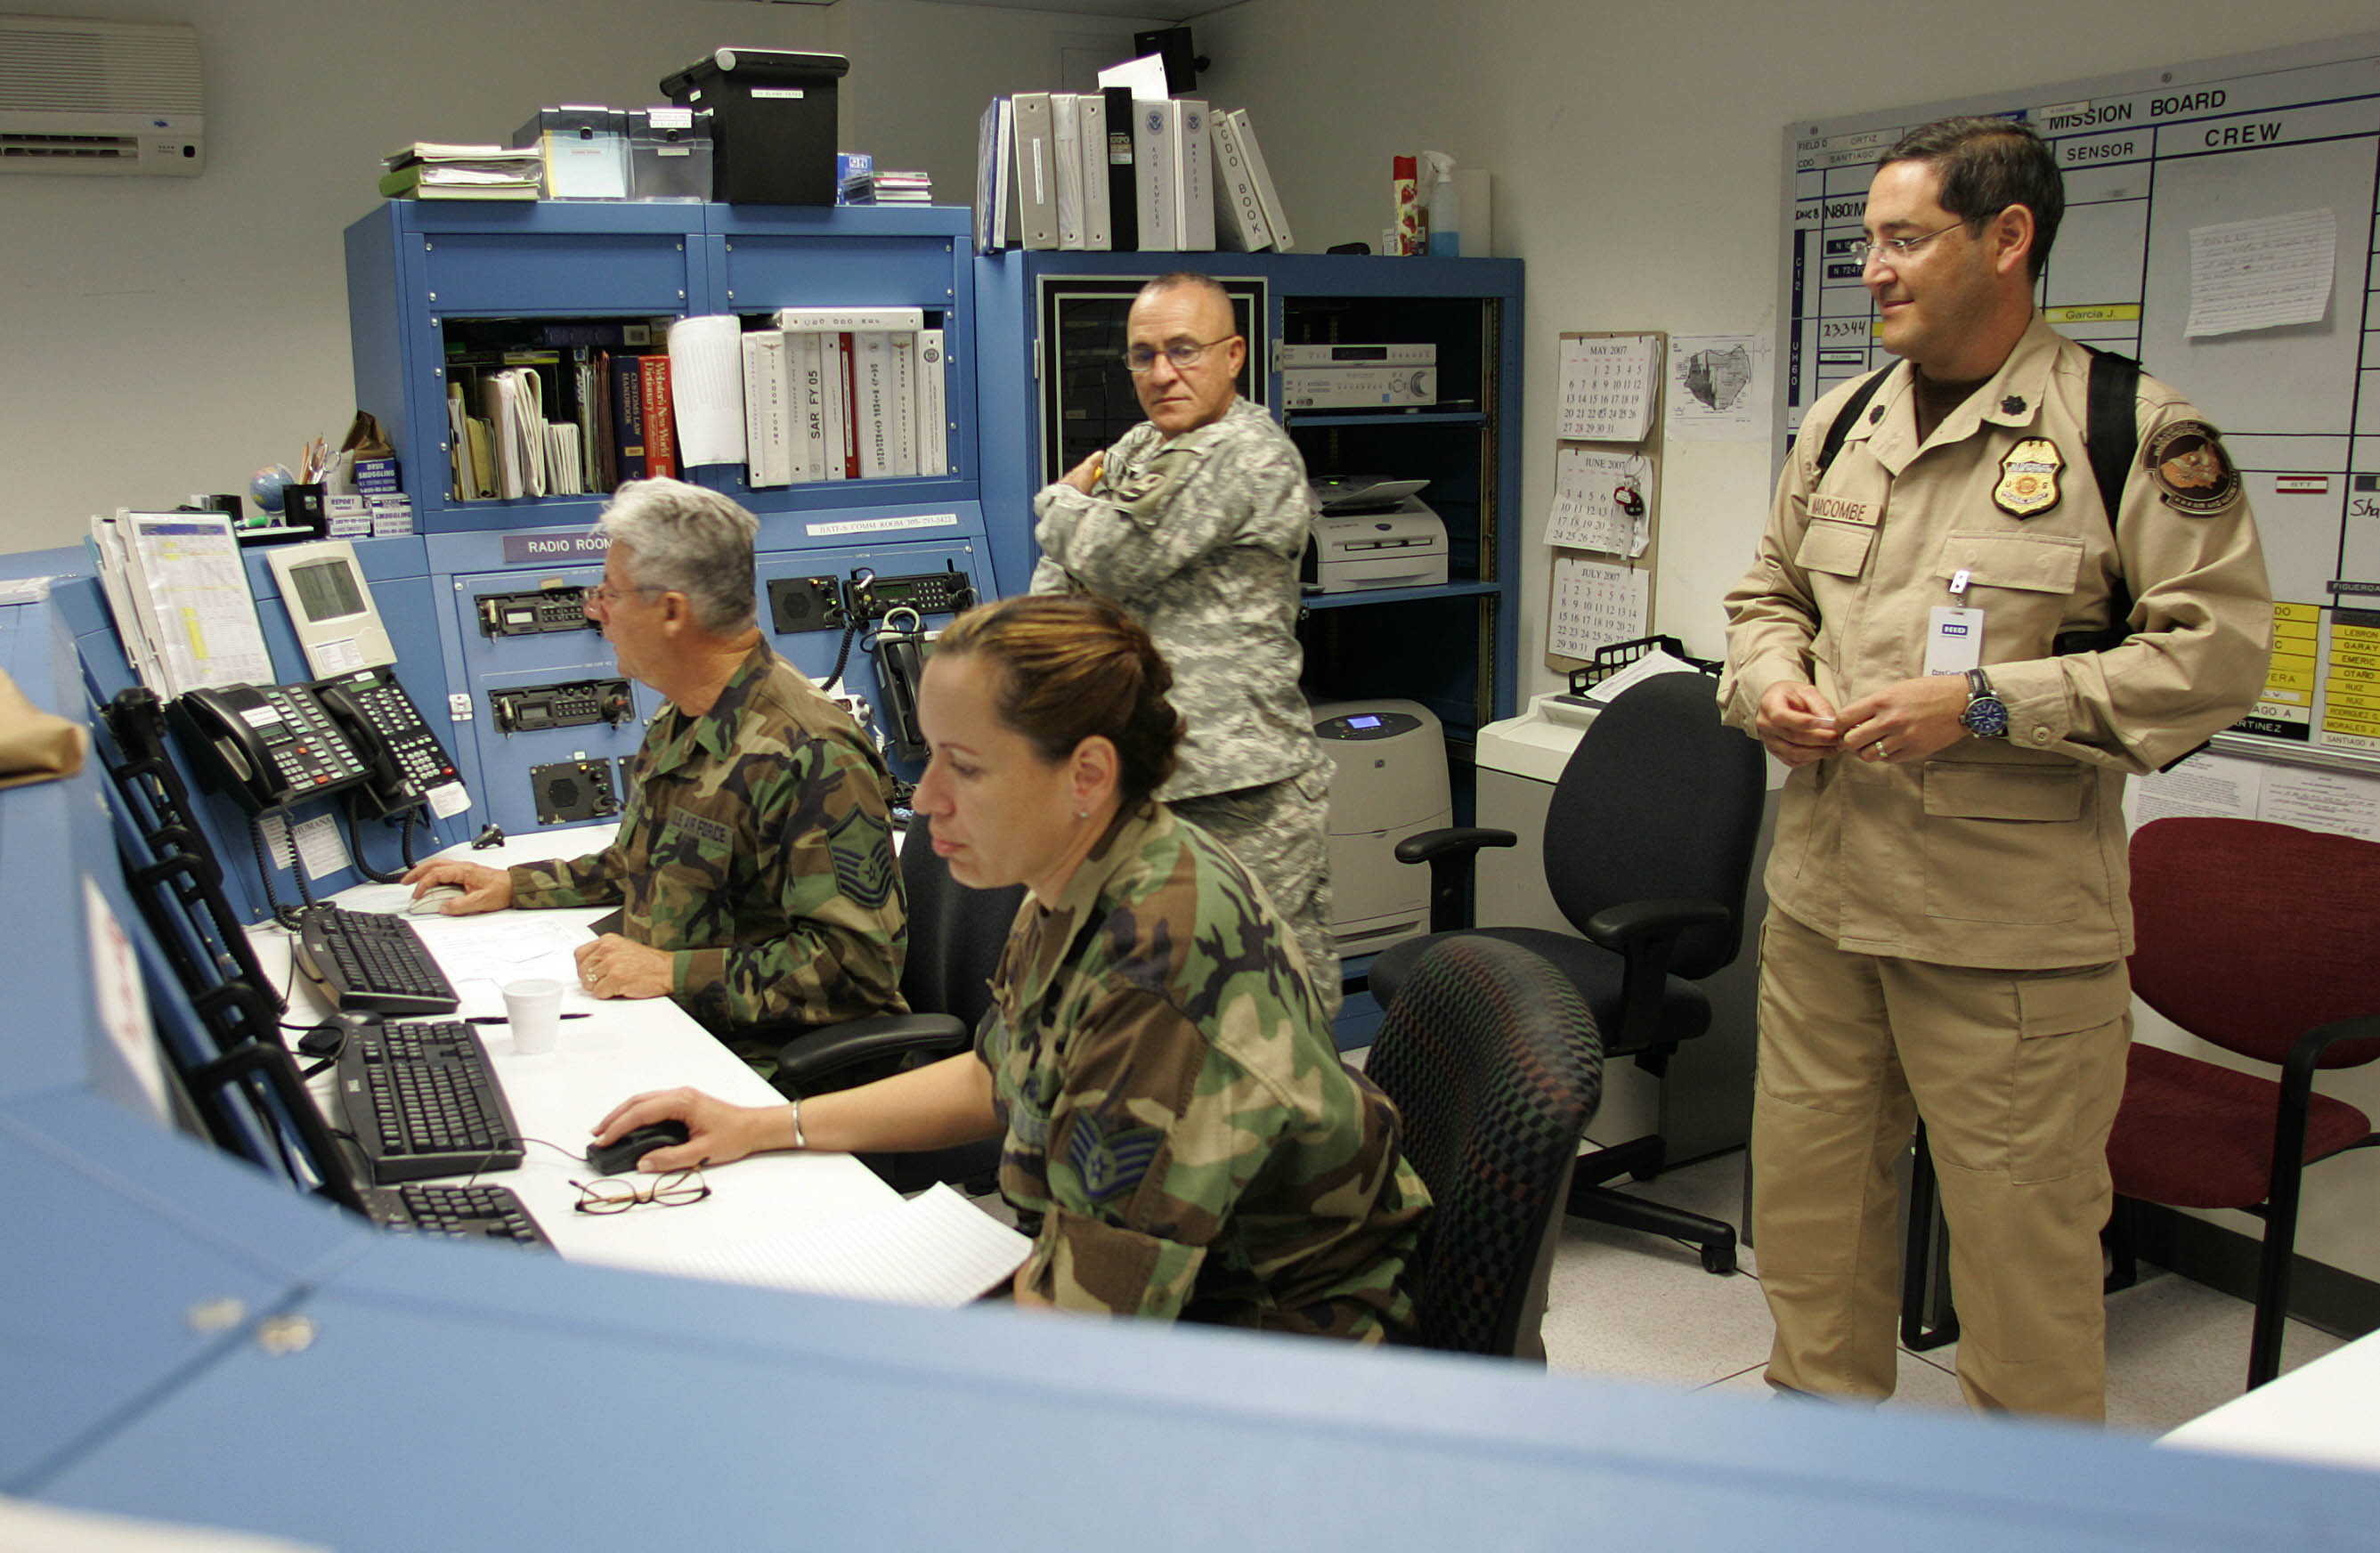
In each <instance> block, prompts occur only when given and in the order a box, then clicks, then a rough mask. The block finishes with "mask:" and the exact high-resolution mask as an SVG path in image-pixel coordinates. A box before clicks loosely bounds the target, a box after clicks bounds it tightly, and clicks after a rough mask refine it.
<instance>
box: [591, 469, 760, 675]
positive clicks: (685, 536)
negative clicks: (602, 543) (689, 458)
mask: <svg viewBox="0 0 2380 1553" xmlns="http://www.w3.org/2000/svg"><path fill="white" fill-rule="evenodd" d="M595 532H596V533H597V534H599V535H601V537H602V538H603V539H604V540H607V541H609V542H610V543H613V544H615V545H623V546H625V547H626V549H627V551H628V560H627V572H628V575H629V576H630V577H631V578H632V579H633V580H634V581H635V582H636V584H637V586H638V587H639V588H667V589H669V590H671V591H673V592H677V593H683V594H685V595H686V601H688V602H689V603H691V604H692V605H693V606H694V623H695V624H696V625H698V626H700V627H701V628H702V629H703V630H705V631H708V632H709V633H710V634H711V635H712V636H714V637H732V636H735V634H737V633H738V632H742V631H748V630H750V629H751V628H752V627H753V625H756V624H757V623H758V621H759V611H758V609H757V608H756V606H755V603H754V599H755V593H754V583H753V571H752V541H753V540H755V539H756V538H758V537H759V532H760V520H759V518H757V517H754V516H752V515H751V514H750V513H748V512H746V511H745V510H744V509H743V508H742V507H740V506H737V505H736V504H735V503H734V502H731V501H729V500H728V499H727V498H726V497H724V496H722V495H721V494H720V493H719V492H717V491H706V490H704V489H703V488H702V487H701V486H698V485H688V484H686V482H685V481H683V480H674V479H632V480H628V481H625V482H624V483H623V484H622V485H621V487H620V489H619V490H618V491H614V492H613V494H612V500H611V502H610V503H609V504H606V505H605V507H604V508H603V516H601V517H600V518H598V519H596V521H595Z"/></svg>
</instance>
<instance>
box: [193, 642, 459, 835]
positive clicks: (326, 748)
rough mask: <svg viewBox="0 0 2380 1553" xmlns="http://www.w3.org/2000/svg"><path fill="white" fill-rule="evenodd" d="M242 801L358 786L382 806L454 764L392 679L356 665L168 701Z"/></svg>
mask: <svg viewBox="0 0 2380 1553" xmlns="http://www.w3.org/2000/svg"><path fill="white" fill-rule="evenodd" d="M175 710H176V712H177V713H178V714H179V721H180V722H181V723H182V728H183V733H184V734H185V736H186V737H187V738H188V741H189V742H190V744H191V746H192V747H193V748H194V749H196V750H200V751H203V752H204V753H205V755H206V756H208V757H210V758H212V762H213V763H214V764H215V765H216V766H217V767H218V768H219V769H220V772H221V774H223V775H225V776H227V777H228V778H229V779H230V780H229V782H228V783H225V786H226V787H227V789H228V791H229V792H230V794H231V795H232V797H233V798H235V799H236V800H237V801H238V803H239V804H240V805H241V807H245V808H249V809H255V810H262V809H271V808H278V807H281V806H282V805H284V804H287V803H291V802H294V801H296V800H297V799H299V798H308V797H316V796H320V795H326V794H334V793H343V792H347V791H350V790H358V789H359V790H361V791H362V793H363V794H364V795H368V796H369V797H370V798H371V799H372V800H374V801H375V802H376V803H377V804H378V805H379V807H380V810H381V812H382V813H383V814H387V813H394V812H395V811H396V810H398V809H405V808H410V807H413V806H414V805H416V804H418V803H420V802H422V801H423V796H424V795H425V794H426V793H427V791H428V790H429V789H430V788H431V787H435V786H437V785H439V784H440V783H447V782H452V781H454V780H455V763H454V761H453V760H452V759H450V758H448V757H447V755H446V752H445V751H444V749H443V748H442V747H440V746H439V743H438V739H437V736H436V735H435V734H431V731H430V726H429V724H428V723H427V722H423V721H422V717H421V713H420V712H419V710H416V709H415V707H414V705H413V701H412V698H410V697H408V696H407V695H406V693H405V690H404V688H403V687H402V686H399V685H398V684H397V683H396V680H395V677H394V676H393V675H391V674H390V673H388V672H387V671H386V670H384V669H363V670H358V671H356V672H355V673H346V674H339V675H336V676H334V677H333V678H331V679H326V680H321V681H317V682H316V683H314V684H312V685H302V684H300V685H228V686H221V687H219V688H214V689H205V690H193V691H191V692H189V693H188V695H186V696H184V697H183V698H181V699H180V700H179V701H177V702H176V703H175Z"/></svg>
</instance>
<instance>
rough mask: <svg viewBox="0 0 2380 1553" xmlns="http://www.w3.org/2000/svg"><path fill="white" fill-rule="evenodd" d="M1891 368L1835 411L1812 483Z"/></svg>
mask: <svg viewBox="0 0 2380 1553" xmlns="http://www.w3.org/2000/svg"><path fill="white" fill-rule="evenodd" d="M1891 370H1892V369H1891V368H1889V367H1879V368H1877V369H1876V370H1875V371H1873V372H1870V373H1869V374H1868V375H1867V381H1866V382H1863V383H1861V384H1860V385H1859V386H1858V387H1857V388H1854V389H1852V396H1851V397H1850V398H1848V399H1846V400H1844V401H1843V407H1842V408H1841V409H1840V410H1838V411H1836V412H1835V419H1834V423H1833V424H1832V425H1830V426H1828V428H1827V440H1826V441H1824V442H1822V443H1819V444H1818V465H1817V468H1816V469H1815V471H1814V472H1813V473H1812V475H1811V478H1810V483H1811V484H1812V485H1815V484H1817V483H1818V481H1820V480H1822V479H1826V478H1827V467H1828V465H1830V464H1832V463H1833V462H1834V461H1835V455H1837V454H1839V453H1840V452H1842V451H1843V439H1844V438H1845V437H1848V436H1850V435H1851V434H1852V427H1853V426H1856V425H1858V424H1859V418H1860V412H1861V411H1863V410H1864V409H1866V408H1867V402H1868V401H1869V400H1870V399H1873V398H1875V397H1876V390H1877V389H1879V388H1882V387H1883V386H1884V380H1885V376H1886V374H1888V373H1889V372H1890V371H1891ZM2110 510H2112V509H2110Z"/></svg>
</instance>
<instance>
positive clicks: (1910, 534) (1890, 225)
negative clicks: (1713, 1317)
mask: <svg viewBox="0 0 2380 1553" xmlns="http://www.w3.org/2000/svg"><path fill="white" fill-rule="evenodd" d="M2064 205H2065V198H2064V192H2063V189H2062V188H2061V186H2060V180H2059V176H2058V166H2057V163H2056V160H2055V158H2054V157H2053V156H2052V154H2051V152H2050V151H2049V149H2048V148H2047V147H2046V145H2044V144H2043V143H2042V141H2041V140H2039V139H2038V138H2037V137H2036V136H2035V135H2034V132H2033V131H2032V130H2031V129H2030V128H2029V127H2026V126H2023V125H2022V124H2017V123H2012V122H2010V121H2007V120H2001V119H1981V118H1973V119H1949V120H1945V121H1943V122H1941V123H1938V124H1933V125H1928V126H1925V127H1923V128H1920V129H1916V130H1913V131H1912V132H1911V133H1910V134H1909V135H1907V136H1905V137H1904V138H1903V139H1902V140H1901V141H1900V144H1898V145H1896V146H1895V147H1894V148H1893V149H1892V150H1891V151H1890V152H1888V153H1887V154H1886V156H1885V159H1884V162H1883V164H1882V165H1881V166H1880V167H1879V168H1878V169H1877V172H1876V178H1875V181H1874V182H1873V184H1872V185H1871V186H1870V188H1869V190H1868V200H1867V212H1866V217H1865V227H1866V233H1867V239H1868V240H1867V243H1866V245H1865V253H1866V272H1865V284H1866V285H1867V288H1868V290H1869V292H1870V294H1871V295H1872V296H1873V297H1875V298H1876V306H1877V310H1878V312H1879V314H1880V315H1881V333H1882V338H1883V342H1884V345H1885V347H1886V348H1887V349H1888V350H1890V351H1891V352H1893V353H1894V354H1895V355H1897V356H1899V357H1900V358H1901V362H1900V365H1898V366H1896V367H1893V368H1890V369H1888V370H1887V372H1886V373H1885V374H1884V375H1883V376H1882V378H1881V380H1880V382H1878V383H1877V387H1876V392H1875V393H1874V394H1873V397H1872V399H1871V400H1869V402H1868V405H1867V406H1865V407H1861V408H1858V409H1857V410H1856V411H1855V412H1854V413H1855V419H1853V420H1852V423H1851V424H1850V425H1849V426H1848V427H1847V429H1846V430H1845V432H1844V434H1843V435H1842V437H1841V438H1840V451H1839V452H1838V453H1837V454H1836V455H1835V456H1834V457H1833V458H1832V460H1831V462H1830V463H1828V465H1827V466H1826V467H1825V468H1824V469H1823V470H1822V469H1821V468H1820V467H1819V464H1820V452H1821V449H1822V448H1823V447H1824V445H1825V443H1826V442H1827V433H1828V429H1829V427H1830V426H1831V425H1832V424H1833V422H1834V420H1835V419H1836V418H1837V417H1838V416H1840V415H1841V414H1842V412H1843V410H1844V407H1845V405H1846V403H1847V402H1848V401H1850V400H1852V399H1853V397H1854V396H1855V394H1856V387H1855V385H1852V384H1845V385H1844V386H1843V387H1842V388H1840V389H1838V390H1837V391H1835V392H1834V393H1831V394H1828V395H1827V396H1826V397H1825V398H1823V399H1821V400H1820V401H1819V402H1818V403H1817V404H1816V405H1815V406H1813V407H1812V408H1811V411H1810V413H1809V416H1808V418H1807V419H1806V420H1805V421H1804V422H1803V427H1802V434H1801V437H1800V439H1799V441H1798V442H1797V443H1796V444H1795V447H1794V450H1793V454H1792V456H1791V458H1790V459H1789V460H1788V462H1787V465H1786V467H1785V470H1784V473H1783V474H1782V476H1781V477H1780V478H1779V481H1778V490H1777V500H1776V504H1775V506H1774V508H1773V509H1772V511H1771V513H1770V516H1769V521H1768V528H1767V533H1766V534H1765V535H1764V536H1763V537H1762V540H1761V543H1760V552H1759V557H1758V560H1757V562H1756V563H1755V565H1754V566H1753V569H1752V571H1751V573H1750V574H1749V575H1748V576H1745V577H1744V579H1743V581H1742V582H1741V583H1739V584H1737V585H1736V587H1735V588H1734V589H1733V590H1732V591H1731V592H1730V594H1729V595H1728V600H1727V608H1728V617H1729V622H1730V625H1729V633H1728V671H1727V676H1726V679H1725V681H1724V683H1723V684H1722V686H1721V688H1720V696H1721V698H1722V700H1723V703H1724V706H1725V712H1726V716H1727V719H1728V721H1729V722H1731V723H1733V724H1735V725H1736V726H1738V727H1742V728H1744V729H1746V730H1748V731H1749V732H1751V733H1752V734H1754V735H1755V736H1756V737H1757V738H1758V739H1759V740H1760V741H1761V743H1762V744H1763V745H1764V746H1767V748H1768V750H1769V751H1770V752H1771V753H1772V754H1774V755H1775V756H1777V758H1779V759H1780V760H1782V761H1783V762H1784V763H1785V764H1786V765H1788V766H1790V767H1791V768H1793V770H1792V773H1791V777H1790V779H1789V780H1788V782H1787V783H1786V786H1785V793H1784V798H1783V803H1782V807H1780V809H1779V818H1778V827H1777V840H1776V844H1775V848H1774V851H1773V853H1772V855H1771V857H1770V860H1769V864H1768V870H1767V887H1768V894H1769V899H1770V903H1771V911H1770V914H1769V917H1768V922H1767V928H1766V929H1765V931H1764V935H1763V942H1762V954H1763V959H1762V966H1761V982H1760V1068H1759V1086H1758V1092H1757V1094H1756V1096H1755V1109H1754V1122H1753V1143H1752V1150H1753V1170H1754V1200H1753V1210H1752V1216H1753V1223H1754V1227H1755V1242H1756V1244H1758V1246H1759V1253H1760V1274H1761V1282H1762V1286H1763V1289H1764V1291H1765V1292H1766V1293H1767V1298H1768V1304H1769V1309H1770V1312H1771V1314H1772V1315H1773V1316H1775V1318H1776V1322H1777V1339H1776V1344H1775V1347H1774V1350H1773V1352H1772V1353H1771V1356H1770V1359H1769V1365H1768V1379H1769V1381H1770V1383H1771V1384H1772V1385H1775V1386H1778V1387H1780V1388H1785V1389H1793V1390H1800V1391H1809V1392H1817V1393H1824V1394H1830V1395H1836V1396H1846V1397H1856V1398H1865V1399H1871V1400H1873V1399H1880V1398H1883V1397H1885V1396H1888V1395H1890V1393H1891V1391H1892V1389H1893V1382H1894V1353H1895V1349H1894V1329H1895V1317H1896V1308H1897V1301H1896V1297H1895V1296H1896V1292H1897V1289H1898V1284H1899V1279H1898V1272H1899V1256H1898V1248H1897V1245H1896V1240H1897V1236H1896V1234H1895V1207H1896V1204H1895V1197H1896V1194H1895V1189H1894V1178H1893V1167H1894V1162H1895V1160H1896V1159H1897V1158H1898V1157H1899V1155H1900V1152H1901V1151H1902V1150H1903V1149H1904V1148H1906V1147H1908V1144H1909V1139H1910V1135H1911V1131H1912V1128H1913V1123H1914V1122H1915V1121H1916V1120H1918V1119H1921V1118H1922V1119H1923V1120H1924V1122H1925V1125H1926V1133H1927V1137H1928V1140H1929V1142H1930V1145H1931V1147H1932V1150H1933V1155H1934V1160H1935V1164H1936V1166H1937V1169H1938V1171H1939V1173H1940V1177H1941V1182H1942V1200H1943V1208H1944V1211H1945V1213H1946V1214H1947V1215H1948V1217H1949V1224H1950V1246H1951V1281H1952V1285H1953V1288H1954V1289H1955V1291H1956V1295H1957V1299H1958V1303H1959V1314H1960V1321H1961V1341H1960V1344H1959V1365H1958V1368H1959V1383H1960V1389H1961V1391H1962V1392H1964V1394H1965V1396H1966V1398H1967V1401H1968V1402H1969V1404H1970V1405H1971V1406H1973V1407H1975V1408H1978V1409H2006V1410H2013V1411H2021V1412H2028V1413H2056V1414H2062V1415H2066V1416H2070V1417H2075V1418H2084V1419H2096V1418H2099V1417H2102V1416H2104V1414H2105V1411H2106V1390H2107V1353H2106V1326H2105V1311H2104V1304H2103V1300H2102V1296H2101V1292H2100V1289H2101V1269H2100V1258H2099V1241H2098V1234H2099V1230H2100V1227H2101V1226H2102V1225H2103V1224H2105V1223H2106V1221H2107V1211H2108V1207H2109V1206H2110V1203H2111V1201H2112V1194H2111V1189H2110V1187H2109V1184H2108V1178H2107V1132H2108V1129H2109V1127H2110V1126H2111V1125H2112V1124H2113V1122H2114V1120H2115V1112H2116V1106H2117V1103H2118V1101H2119V1099H2120V1098H2121V1096H2122V1092H2123V1082H2124V1048H2125V1045H2126V1044H2127V1042H2128V1041H2129V1040H2130V1038H2131V987H2130V985H2129V982H2128V980H2127V978H2126V976H2125V971H2124V963H2123V957H2124V955H2125V954H2127V953H2128V952H2130V951H2131V947H2132V940H2131V910H2130V906H2129V901H2128V898H2127V888H2128V886H2127V864H2126V838H2125V832H2124V823H2123V813H2122V798H2123V786H2124V779H2125V777H2126V776H2127V775H2131V774H2141V773H2146V772H2149V771H2153V770H2156V769H2157V768H2159V767H2161V766H2165V765H2168V764H2169V763H2171V762H2172V761H2174V760H2176V759H2178V758H2180V757H2181V756H2183V755H2185V754H2187V753H2189V752H2190V751H2191V750H2192V749H2193V748H2195V747H2196V746H2199V745H2200V744H2202V743H2203V742H2204V740H2205V739H2206V738H2207V736H2208V735H2209V734H2213V733H2215V732H2216V730H2218V729H2220V728H2223V727H2225V726H2227V725H2228V724H2229V723H2230V722H2233V721H2235V720H2236V719H2237V718H2239V717H2240V714H2241V713H2243V712H2245V711H2246V710H2248V708H2249V707H2250V706H2251V705H2252V704H2253V701H2254V699H2255V696H2256V693H2257V690H2258V688H2259V687H2260V686H2262V685H2263V683H2264V677H2265V666H2266V660H2267V657H2268V654H2269V651H2270V647H2271V630H2272V601H2271V595H2270V593H2269V590H2268V588H2267V586H2266V583H2265V564H2264V556H2263V552H2262V551H2261V550H2260V549H2259V547H2258V544H2257V540H2256V530H2255V524H2254V520H2253V517H2252V516H2251V515H2250V513H2249V510H2248V504H2247V501H2246V500H2245V498H2244V496H2243V495H2242V493H2241V490H2240V475H2239V471H2238V470H2237V469H2236V468H2235V467H2233V466H2232V464H2231V462H2230V460H2229V457H2228V455H2227V454H2226V453H2225V452H2224V449H2223V445H2222V443H2221V442H2220V440H2219V439H2218V438H2217V436H2216V432H2215V430H2214V429H2213V428H2212V427H2210V426H2209V425H2207V424H2206V422H2205V421H2204V420H2202V419H2199V417H2198V413H2197V412H2196V411H2195V410H2194V409H2192V407H2191V406H2189V405H2188V404H2186V403H2184V402H2183V401H2182V400H2181V399H2180V396H2179V395H2178V394H2175V393H2174V392H2173V391H2172V390H2171V389H2169V388H2168V387H2167V386H2165V385H2164V384H2163V383H2160V382H2155V380H2153V379H2150V378H2146V377H2143V378H2142V379H2141V380H2140V382H2139V387H2138V391H2137V395H2136V399H2135V403H2134V406H2133V420H2134V425H2135V427H2136V429H2137V432H2138V449H2137V452H2136V453H2135V455H2134V456H2133V457H2132V458H2131V462H2130V465H2129V467H2128V470H2127V472H2126V474H2125V475H2124V478H2123V479H2122V484H2121V495H2120V498H2119V499H2118V500H2116V502H2115V505H2116V508H2117V510H2116V511H2114V512H2112V513H2111V512H2110V511H2108V510H2107V504H2105V503H2103V501H2102V499H2101V495H2100V491H2099V486H2098V482H2097V481H2096V480H2095V478H2094V472H2093V467H2092V464H2091V461H2090V457H2089V454H2088V451H2087V450H2086V446H2085V438H2084V427H2085V425H2086V421H2087V419H2088V417H2087V411H2086V404H2087V384H2088V382H2089V379H2090V377H2091V374H2092V371H2093V360H2092V357H2091V354H2090V353H2089V352H2087V351H2085V350H2084V349H2083V347H2082V346H2077V345H2074V344H2072V343H2071V342H2069V341H2067V340H2064V339H2062V338H2060V337H2059V336H2058V334H2055V333H2053V332H2052V331H2051V330H2050V328H2049V326H2048V325H2047V324H2046V322H2044V321H2043V320H2042V319H2041V318H2040V316H2039V315H2038V314H2037V313H2036V312H2035V310H2034V285H2035V282H2036V280H2037V278H2038V276H2039V275H2040V273H2041V269H2042V265H2043V264H2044V262H2045V261H2046V259H2047V257H2048V254H2049V248H2050V243H2051V240H2052V239H2053V238H2054V237H2056V235H2057V230H2058V219H2059V217H2060V215H2061V214H2062V212H2063V210H2064ZM2099 370H2102V371H2105V370H2108V369H2107V367H2106V366H2104V365H2102V366H2101V367H2100V368H2099ZM2119 381H2120V380H2119ZM2119 424H2120V406H2119Z"/></svg>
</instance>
